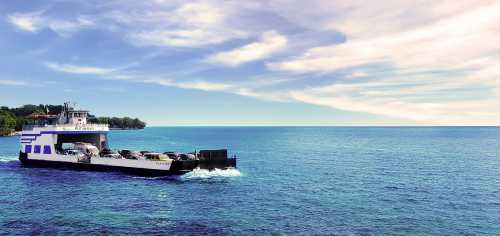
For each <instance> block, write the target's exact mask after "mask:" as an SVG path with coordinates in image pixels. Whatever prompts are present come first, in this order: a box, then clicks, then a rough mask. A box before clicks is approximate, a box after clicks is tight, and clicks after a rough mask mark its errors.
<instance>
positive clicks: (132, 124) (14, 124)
mask: <svg viewBox="0 0 500 236" xmlns="http://www.w3.org/2000/svg"><path fill="white" fill-rule="evenodd" d="M62 109H63V106H62V105H44V104H40V105H31V104H28V105H24V106H21V107H17V108H9V107H7V106H1V107H0V136H6V135H11V134H13V133H14V132H15V131H21V130H22V128H23V125H25V124H29V123H30V122H31V121H32V118H31V117H32V116H33V115H57V114H59V113H60V112H61V111H62ZM87 121H88V122H89V123H99V124H108V125H109V128H111V129H144V127H146V122H144V121H141V120H139V119H138V118H130V117H123V118H120V117H96V116H94V115H90V114H89V117H88V120H87Z"/></svg>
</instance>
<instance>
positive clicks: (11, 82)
mask: <svg viewBox="0 0 500 236" xmlns="http://www.w3.org/2000/svg"><path fill="white" fill-rule="evenodd" d="M0 85H6V86H26V85H28V84H27V83H26V82H24V81H17V80H0Z"/></svg>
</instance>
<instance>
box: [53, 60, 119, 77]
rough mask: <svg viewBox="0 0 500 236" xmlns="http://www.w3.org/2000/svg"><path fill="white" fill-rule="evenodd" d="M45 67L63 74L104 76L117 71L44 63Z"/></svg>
mask: <svg viewBox="0 0 500 236" xmlns="http://www.w3.org/2000/svg"><path fill="white" fill-rule="evenodd" d="M45 65H46V66H47V67H48V68H49V69H51V70H54V71H59V72H65V73H70V74H93V75H106V74H110V73H112V72H113V71H116V70H117V69H109V68H101V67H92V66H80V65H72V64H59V63H54V62H48V63H45Z"/></svg>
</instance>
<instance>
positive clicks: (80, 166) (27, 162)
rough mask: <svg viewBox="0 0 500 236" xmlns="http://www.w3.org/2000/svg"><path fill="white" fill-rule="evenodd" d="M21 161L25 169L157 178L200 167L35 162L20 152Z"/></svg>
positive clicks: (187, 163)
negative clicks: (136, 166)
mask: <svg viewBox="0 0 500 236" xmlns="http://www.w3.org/2000/svg"><path fill="white" fill-rule="evenodd" d="M19 160H20V161H21V163H22V164H23V166H25V167H40V168H57V169H72V170H84V171H100V172H123V173H127V174H131V175H137V176H147V177H157V176H169V175H182V174H185V173H188V172H190V171H192V170H193V169H194V168H196V167H197V166H198V161H196V160H194V161H182V162H179V161H174V162H172V166H171V167H170V170H155V169H146V168H135V167H123V166H110V165H99V164H88V163H74V162H61V161H47V160H34V159H29V158H28V155H27V154H26V153H23V152H19Z"/></svg>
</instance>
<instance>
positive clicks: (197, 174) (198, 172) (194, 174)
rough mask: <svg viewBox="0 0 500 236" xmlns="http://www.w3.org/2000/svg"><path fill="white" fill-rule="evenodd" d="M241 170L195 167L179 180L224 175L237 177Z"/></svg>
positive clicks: (222, 176)
mask: <svg viewBox="0 0 500 236" xmlns="http://www.w3.org/2000/svg"><path fill="white" fill-rule="evenodd" d="M241 175H242V174H241V172H240V171H239V170H237V169H232V168H231V169H225V170H221V169H215V170H207V169H200V168H196V169H194V170H193V171H191V172H189V173H186V174H184V175H182V176H180V179H181V180H193V179H211V178H225V177H238V176H241Z"/></svg>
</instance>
